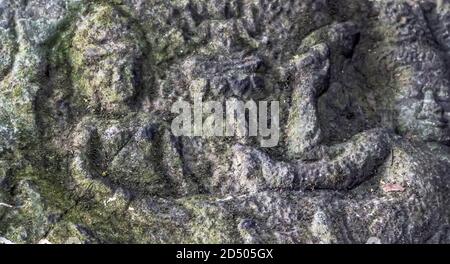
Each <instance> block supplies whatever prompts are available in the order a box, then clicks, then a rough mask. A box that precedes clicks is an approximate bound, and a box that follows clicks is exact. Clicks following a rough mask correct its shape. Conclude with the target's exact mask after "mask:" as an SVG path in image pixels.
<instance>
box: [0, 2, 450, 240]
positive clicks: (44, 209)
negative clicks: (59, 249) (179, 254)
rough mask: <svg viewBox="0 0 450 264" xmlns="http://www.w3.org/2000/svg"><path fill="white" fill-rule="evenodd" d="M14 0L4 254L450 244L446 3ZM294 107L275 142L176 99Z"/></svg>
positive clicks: (3, 140)
mask: <svg viewBox="0 0 450 264" xmlns="http://www.w3.org/2000/svg"><path fill="white" fill-rule="evenodd" d="M438 2H439V5H437V4H436V1H431V0H430V1H425V0H422V1H418V0H415V1H414V0H409V1H401V0H397V1H394V0H372V1H369V0H359V1H355V0H296V1H284V0H173V1H172V0H171V1H169V0H152V1H144V0H110V1H108V0H95V1H92V0H90V1H87V0H86V1H84V0H29V1H21V0H0V243H9V242H11V243H38V242H40V241H49V242H51V243H104V242H120V243H126V242H133V243H177V242H182V243H366V242H367V241H381V242H382V243H448V242H450V233H449V232H448V231H449V225H448V224H449V220H450V219H449V216H450V215H449V209H450V207H449V205H450V203H449V200H448V193H449V191H450V190H449V183H450V179H449V177H450V149H449V146H448V145H449V143H450V130H449V128H450V127H449V121H450V82H449V77H450V72H449V71H448V69H449V66H450V64H449V63H450V3H447V2H446V1H438ZM196 95H201V96H202V97H203V100H217V101H225V100H229V99H240V100H255V101H260V100H265V101H272V100H278V101H280V107H281V115H280V125H281V138H280V143H279V145H278V146H276V147H273V148H261V147H260V146H259V144H258V140H257V139H254V138H245V137H227V138H218V137H212V138H201V137H177V136H175V135H174V134H173V133H172V131H171V129H170V127H171V121H172V120H173V118H174V117H175V115H174V114H172V113H171V107H172V104H173V103H174V102H176V101H177V100H186V101H191V100H193V98H194V96H196Z"/></svg>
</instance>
